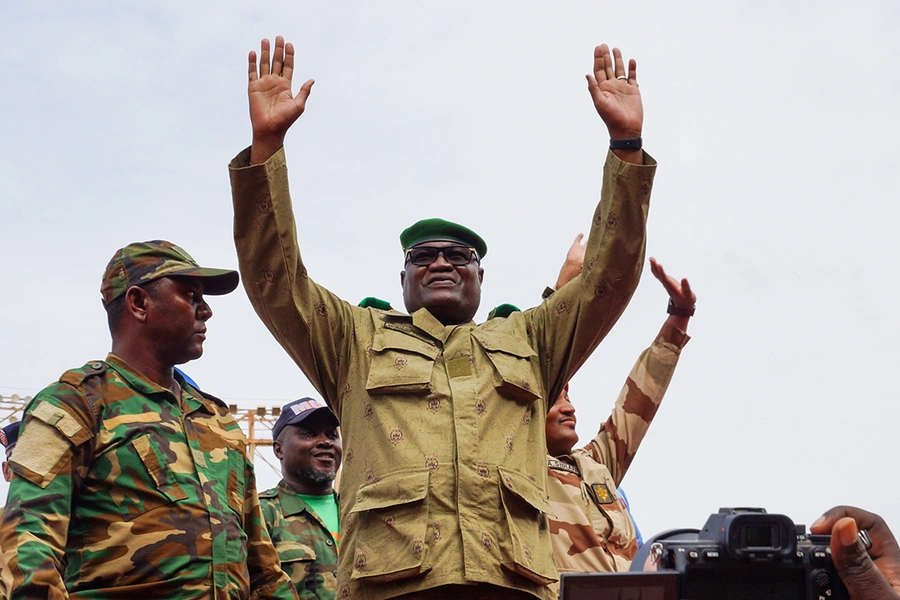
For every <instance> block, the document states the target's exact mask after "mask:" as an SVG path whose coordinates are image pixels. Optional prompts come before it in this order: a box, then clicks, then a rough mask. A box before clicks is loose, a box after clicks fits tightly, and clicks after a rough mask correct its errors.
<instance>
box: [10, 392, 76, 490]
mask: <svg viewBox="0 0 900 600" xmlns="http://www.w3.org/2000/svg"><path fill="white" fill-rule="evenodd" d="M92 435H93V434H92V432H89V431H87V430H85V429H84V428H83V427H82V426H81V424H80V423H79V422H78V421H77V420H76V419H75V417H73V416H72V415H70V414H69V413H68V412H66V411H65V410H63V409H62V408H60V407H58V406H55V405H53V404H51V403H49V402H39V403H38V404H37V405H35V406H34V408H33V409H32V410H31V411H30V412H29V413H27V414H26V415H25V421H24V423H23V426H22V435H21V436H20V437H19V442H18V443H17V444H16V452H15V455H14V456H13V457H12V458H11V459H10V464H11V465H12V466H13V471H14V472H15V473H16V474H17V475H20V476H22V477H24V478H25V479H28V480H29V481H31V482H32V483H34V484H35V485H37V486H40V487H41V488H45V487H47V485H48V484H49V483H50V482H51V481H53V479H54V478H55V477H56V474H57V473H58V472H59V470H60V468H61V467H62V465H64V464H66V462H67V461H68V460H69V459H68V456H69V455H70V454H71V452H72V448H73V447H74V446H77V445H79V444H81V443H82V442H84V441H86V440H88V439H90V437H91V436H92Z"/></svg>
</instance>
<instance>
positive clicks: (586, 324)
mask: <svg viewBox="0 0 900 600" xmlns="http://www.w3.org/2000/svg"><path fill="white" fill-rule="evenodd" d="M614 53H615V54H616V55H617V56H618V57H619V58H618V60H616V59H615V58H613V56H612V55H610V52H609V49H608V47H607V46H606V45H605V44H604V45H602V46H598V47H597V48H596V49H595V51H594V53H593V69H594V74H593V75H588V76H587V80H588V90H589V92H590V94H591V97H592V100H593V103H594V107H595V109H596V110H597V113H598V114H599V115H600V117H601V118H602V119H603V122H604V123H605V124H606V128H607V130H608V132H609V135H610V137H611V138H613V139H614V140H619V141H621V140H623V139H626V140H632V141H634V140H633V139H632V138H633V137H634V136H635V135H636V134H639V133H640V132H641V129H642V127H643V118H644V117H643V107H642V104H641V96H640V92H639V90H638V87H637V81H636V79H634V76H635V73H636V67H637V65H636V63H635V61H631V65H630V66H631V70H632V72H631V74H630V75H629V74H627V73H626V71H625V68H624V64H623V62H622V60H621V52H619V51H618V50H614ZM619 78H621V79H619ZM622 136H632V137H630V138H623V137H622ZM635 143H636V142H635ZM655 172H656V163H655V162H654V161H653V159H652V158H650V157H649V156H647V155H646V154H645V153H644V152H643V150H640V149H634V150H624V151H620V150H615V151H611V152H610V153H609V154H608V155H607V158H606V163H605V165H604V167H603V185H602V189H601V195H600V203H599V205H598V206H597V208H596V210H595V211H594V216H593V218H592V220H591V229H590V233H589V235H588V239H587V244H586V245H585V247H584V264H583V267H582V269H581V275H580V276H578V277H575V279H574V280H572V282H571V283H570V284H569V285H565V286H563V287H562V288H561V289H560V290H559V291H558V292H556V293H555V294H553V295H552V297H551V298H550V299H549V300H548V301H547V302H544V303H543V304H541V305H540V306H538V307H537V308H535V309H533V310H531V311H526V313H524V316H525V318H526V320H527V321H528V322H527V323H526V328H527V329H528V330H529V332H530V338H531V342H532V344H533V347H534V348H535V350H536V351H537V352H538V354H539V355H540V356H543V360H542V361H541V365H542V368H543V369H544V382H545V385H546V389H545V390H544V392H545V394H546V397H547V398H556V397H557V396H558V395H559V393H560V392H561V391H562V388H563V386H564V385H565V383H566V382H567V381H568V380H569V379H571V377H572V376H573V375H574V374H575V373H576V372H577V370H578V369H579V367H580V366H581V365H582V364H583V363H584V361H585V360H587V358H588V357H589V356H590V354H591V352H593V351H594V349H595V348H596V347H597V345H598V344H599V343H600V341H601V340H602V339H603V338H604V337H605V336H606V334H607V333H609V330H610V329H612V327H613V325H614V324H615V323H616V321H617V320H618V319H619V317H620V316H621V314H622V312H623V311H624V310H625V307H626V306H627V305H628V302H629V300H630V299H631V296H632V294H633V293H634V290H635V288H636V287H637V284H638V282H639V281H640V276H641V271H642V268H643V264H644V249H645V244H646V219H647V213H648V209H649V200H650V191H651V188H652V184H653V177H654V174H655ZM573 248H574V249H575V250H578V251H580V250H581V249H580V248H578V247H574V246H573Z"/></svg>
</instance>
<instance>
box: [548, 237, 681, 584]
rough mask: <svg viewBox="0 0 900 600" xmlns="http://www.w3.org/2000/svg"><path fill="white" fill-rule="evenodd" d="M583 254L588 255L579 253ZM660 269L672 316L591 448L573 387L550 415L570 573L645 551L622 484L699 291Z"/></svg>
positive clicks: (571, 268) (620, 565) (558, 510)
mask: <svg viewBox="0 0 900 600" xmlns="http://www.w3.org/2000/svg"><path fill="white" fill-rule="evenodd" d="M583 252H584V246H582V245H581V243H580V236H579V238H577V239H576V240H575V243H574V244H573V245H572V248H571V249H570V250H569V254H568V256H567V258H566V263H565V264H564V265H563V268H562V269H561V271H560V276H559V280H558V282H557V287H559V286H560V285H561V284H563V283H565V282H566V281H568V280H569V279H571V278H572V277H574V275H575V274H577V273H578V272H579V270H580V268H581V260H582V259H583ZM579 255H580V256H579ZM650 265H651V270H652V272H653V275H654V276H655V277H656V278H657V279H659V280H660V282H662V284H663V287H665V289H666V291H667V292H668V294H669V299H670V300H669V308H668V312H669V316H668V318H667V319H666V321H665V322H664V323H663V326H662V328H661V329H660V331H659V334H658V335H657V337H656V340H654V342H653V344H652V345H651V346H650V347H649V348H647V349H646V350H645V351H644V352H643V353H642V354H641V356H640V357H639V358H638V360H637V362H636V363H635V365H634V367H633V368H632V370H631V373H630V374H629V376H628V380H627V381H626V382H625V386H624V387H623V388H622V391H621V392H620V394H619V398H618V399H617V400H616V404H615V407H614V408H613V411H612V414H611V415H610V417H609V419H608V420H607V421H606V422H605V423H604V424H603V425H602V426H601V427H600V432H599V433H598V434H597V436H596V437H595V438H594V439H593V440H591V443H589V444H588V445H586V446H585V447H583V448H579V449H576V450H573V448H574V446H575V444H577V443H578V435H577V434H576V433H575V423H576V420H575V408H574V407H573V406H572V404H571V402H570V400H569V395H568V386H566V389H564V390H563V392H562V393H561V394H560V395H559V397H558V398H557V400H556V402H554V404H553V406H552V407H551V408H550V412H549V413H548V414H547V426H546V427H547V452H548V454H549V456H548V457H547V467H548V471H549V487H548V491H549V493H550V506H551V514H552V515H553V516H552V517H550V533H551V534H552V542H553V556H554V559H555V560H556V566H557V567H558V569H559V572H560V573H561V574H563V573H585V572H598V571H599V572H611V571H627V570H628V568H629V566H630V564H631V559H632V558H633V557H634V554H635V553H636V552H637V540H636V531H635V528H634V524H633V522H632V520H631V517H630V515H629V514H628V511H627V507H626V506H625V504H624V503H623V501H622V499H621V497H619V495H618V494H617V493H616V488H617V487H618V486H619V484H620V483H621V481H622V478H623V477H624V476H625V473H626V471H627V470H628V466H629V465H630V464H631V461H632V459H633V458H634V455H635V453H636V452H637V449H638V447H639V446H640V443H641V441H642V440H643V438H644V434H645V433H646V432H647V429H648V427H649V426H650V422H651V420H652V419H653V416H654V415H655V414H656V410H657V409H658V408H659V403H660V402H661V401H662V397H663V394H665V391H666V388H667V387H668V385H669V381H670V380H671V378H672V374H673V372H674V371H675V365H676V363H677V362H678V357H679V355H680V354H681V349H682V348H683V347H684V345H685V344H686V343H687V342H688V340H689V339H690V338H689V336H688V335H687V333H686V330H687V325H688V319H689V318H690V316H691V315H692V314H693V311H694V304H695V302H696V296H695V295H694V293H693V292H692V291H691V288H690V284H689V283H688V281H687V279H682V280H681V281H680V282H679V281H678V280H676V279H674V278H672V277H669V276H667V275H666V273H665V270H664V269H663V267H662V265H660V264H659V263H657V262H656V261H655V260H654V259H653V258H651V259H650Z"/></svg>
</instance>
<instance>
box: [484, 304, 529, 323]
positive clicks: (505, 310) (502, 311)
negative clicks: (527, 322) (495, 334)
mask: <svg viewBox="0 0 900 600" xmlns="http://www.w3.org/2000/svg"><path fill="white" fill-rule="evenodd" d="M521 310H522V309H521V308H519V307H518V306H516V305H515V304H501V305H500V306H495V307H494V308H493V309H492V310H491V312H489V313H488V321H490V320H491V319H497V318H503V319H505V318H506V317H508V316H509V315H511V314H513V313H514V312H521Z"/></svg>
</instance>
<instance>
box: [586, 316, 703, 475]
mask: <svg viewBox="0 0 900 600" xmlns="http://www.w3.org/2000/svg"><path fill="white" fill-rule="evenodd" d="M688 340H690V336H688V335H687V334H686V333H685V332H683V331H681V330H680V329H676V328H674V327H672V326H671V325H669V324H668V323H666V324H664V325H663V328H662V329H661V330H660V332H659V335H658V336H657V338H656V340H655V341H654V342H653V344H652V345H651V346H650V347H649V348H647V349H646V350H644V351H643V352H642V353H641V355H640V356H639V357H638V359H637V362H636V363H635V364H634V367H632V369H631V373H629V375H628V379H627V380H626V381H625V385H624V386H623V387H622V391H621V392H619V397H618V398H617V399H616V404H615V407H614V408H613V411H612V414H610V416H609V419H607V420H606V422H605V423H603V425H602V426H601V427H600V432H599V433H598V434H597V436H596V437H595V438H594V439H593V440H591V443H590V444H588V445H587V446H586V449H587V450H588V451H589V452H590V453H591V456H592V457H593V458H594V460H596V461H597V462H599V463H602V464H604V465H606V467H607V468H608V469H609V472H610V473H611V474H612V476H613V478H614V479H615V481H616V485H619V484H620V483H621V482H622V479H623V478H624V477H625V473H626V472H627V471H628V467H629V466H630V465H631V461H632V460H633V459H634V455H635V453H636V452H637V450H638V447H639V446H640V445H641V442H642V441H643V439H644V435H645V434H646V433H647V429H649V427H650V423H651V421H653V417H654V416H656V411H657V410H658V409H659V405H660V403H661V402H662V399H663V396H664V395H665V393H666V390H667V389H668V387H669V382H670V381H671V380H672V375H673V374H674V373H675V366H676V365H677V364H678V358H679V357H680V356H681V349H682V348H684V346H685V344H687V343H688Z"/></svg>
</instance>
